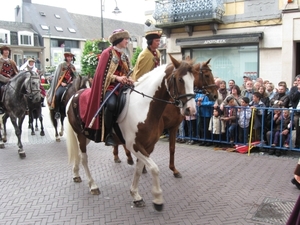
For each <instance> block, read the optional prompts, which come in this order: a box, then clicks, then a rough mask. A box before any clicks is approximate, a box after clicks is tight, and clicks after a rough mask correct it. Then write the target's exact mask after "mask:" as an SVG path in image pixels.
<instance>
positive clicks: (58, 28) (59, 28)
mask: <svg viewBox="0 0 300 225" xmlns="http://www.w3.org/2000/svg"><path fill="white" fill-rule="evenodd" d="M55 29H56V30H57V31H59V32H63V31H64V30H63V29H62V28H61V27H55Z"/></svg>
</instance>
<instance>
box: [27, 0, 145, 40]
mask: <svg viewBox="0 0 300 225" xmlns="http://www.w3.org/2000/svg"><path fill="white" fill-rule="evenodd" d="M41 13H43V14H44V16H42V15H41ZM55 15H59V16H60V18H59V19H58V18H57V17H55ZM23 21H25V22H27V23H31V24H33V27H34V28H35V29H36V30H37V31H38V32H39V34H40V35H41V36H48V35H51V37H54V38H65V39H83V40H87V39H88V40H91V39H100V38H101V36H102V35H101V18H100V17H95V16H88V15H81V14H75V13H69V12H68V11H67V9H65V8H59V7H54V6H48V5H40V4H32V3H26V2H23ZM41 25H44V26H49V27H50V31H49V30H44V29H42V27H41ZM55 27H61V28H62V31H57V30H56V28H55ZM69 28H72V29H74V30H75V31H76V32H70V31H69ZM119 28H122V29H125V30H128V31H129V33H130V35H131V36H132V37H133V36H135V37H142V36H144V24H139V23H131V22H124V21H120V20H114V19H107V18H103V29H104V38H105V39H106V40H107V39H108V37H109V36H110V34H112V32H113V31H114V30H115V29H119Z"/></svg>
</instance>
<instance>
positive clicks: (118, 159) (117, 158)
mask: <svg viewBox="0 0 300 225" xmlns="http://www.w3.org/2000/svg"><path fill="white" fill-rule="evenodd" d="M113 149H114V150H113V154H114V161H115V163H121V160H120V158H119V145H117V146H113Z"/></svg>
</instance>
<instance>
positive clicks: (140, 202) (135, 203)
mask: <svg viewBox="0 0 300 225" xmlns="http://www.w3.org/2000/svg"><path fill="white" fill-rule="evenodd" d="M133 204H134V206H135V207H137V208H141V207H145V205H146V204H145V202H144V200H143V199H141V200H139V201H133Z"/></svg>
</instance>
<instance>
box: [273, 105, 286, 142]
mask: <svg viewBox="0 0 300 225" xmlns="http://www.w3.org/2000/svg"><path fill="white" fill-rule="evenodd" d="M278 115H279V116H278ZM275 117H276V120H275ZM274 120H275V124H276V125H275V129H274V130H275V134H274V141H273V144H272V146H273V147H275V146H278V145H279V142H280V136H281V137H282V143H284V146H285V147H289V146H288V143H289V132H290V129H289V128H290V122H291V118H290V111H289V110H288V109H285V110H283V111H282V113H281V115H280V114H275V115H274Z"/></svg>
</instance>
